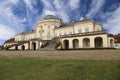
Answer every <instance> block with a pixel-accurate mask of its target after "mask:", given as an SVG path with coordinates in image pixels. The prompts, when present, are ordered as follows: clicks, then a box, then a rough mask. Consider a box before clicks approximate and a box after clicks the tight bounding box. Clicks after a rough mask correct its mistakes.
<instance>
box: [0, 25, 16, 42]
mask: <svg viewBox="0 0 120 80" xmlns="http://www.w3.org/2000/svg"><path fill="white" fill-rule="evenodd" d="M14 35H15V31H14V30H13V29H12V28H9V26H6V25H2V24H0V40H6V39H9V38H11V37H13V36H14Z"/></svg>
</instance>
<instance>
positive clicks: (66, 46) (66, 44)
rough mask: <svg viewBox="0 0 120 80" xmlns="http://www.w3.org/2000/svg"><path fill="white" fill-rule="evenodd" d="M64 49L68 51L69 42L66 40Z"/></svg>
mask: <svg viewBox="0 0 120 80" xmlns="http://www.w3.org/2000/svg"><path fill="white" fill-rule="evenodd" d="M63 43H64V49H69V41H68V40H64V41H63Z"/></svg>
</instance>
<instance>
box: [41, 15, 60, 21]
mask: <svg viewBox="0 0 120 80" xmlns="http://www.w3.org/2000/svg"><path fill="white" fill-rule="evenodd" d="M48 19H56V20H59V18H57V17H56V16H54V15H46V16H45V17H44V18H43V19H42V20H48Z"/></svg>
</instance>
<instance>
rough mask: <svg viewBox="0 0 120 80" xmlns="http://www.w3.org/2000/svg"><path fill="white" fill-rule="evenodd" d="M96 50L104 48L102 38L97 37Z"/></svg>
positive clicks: (95, 40)
mask: <svg viewBox="0 0 120 80" xmlns="http://www.w3.org/2000/svg"><path fill="white" fill-rule="evenodd" d="M94 42H95V48H103V39H102V38H101V37H96V38H95V39H94Z"/></svg>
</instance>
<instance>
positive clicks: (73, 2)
mask: <svg viewBox="0 0 120 80" xmlns="http://www.w3.org/2000/svg"><path fill="white" fill-rule="evenodd" d="M80 2H81V0H70V1H69V5H70V8H71V9H72V10H75V9H77V8H79V5H80Z"/></svg>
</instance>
